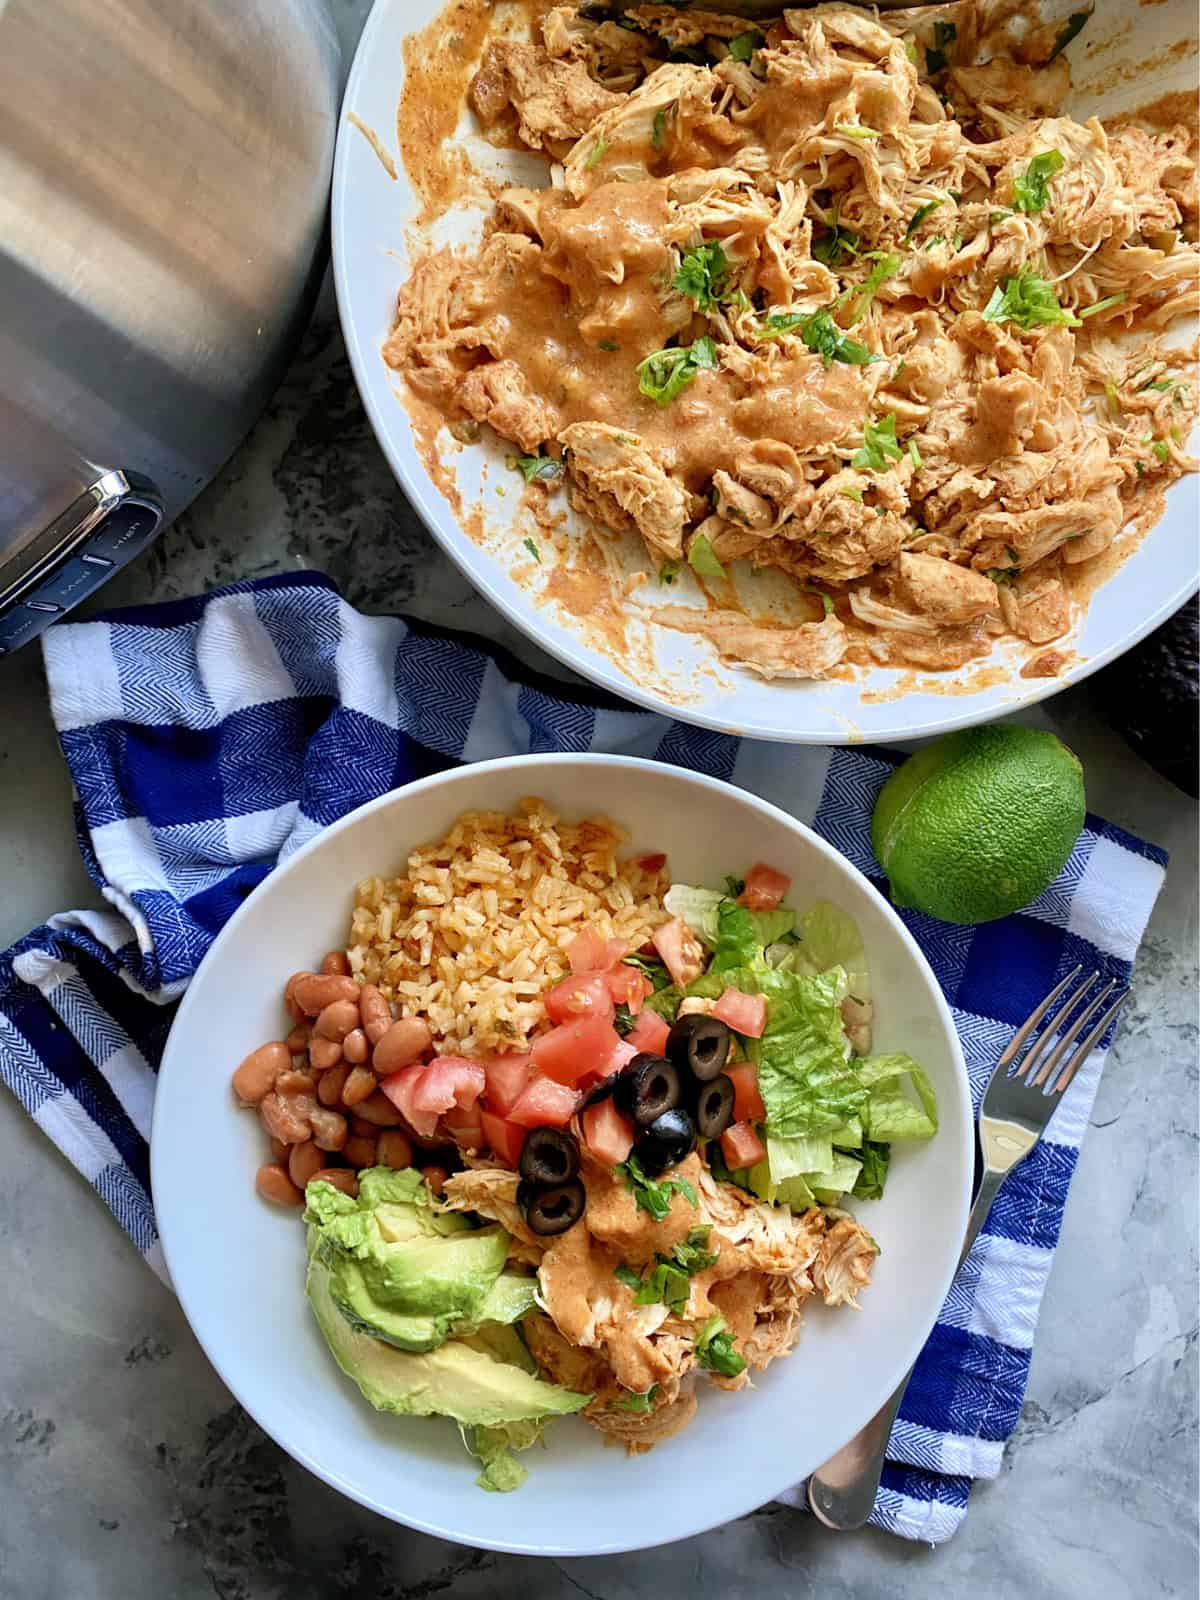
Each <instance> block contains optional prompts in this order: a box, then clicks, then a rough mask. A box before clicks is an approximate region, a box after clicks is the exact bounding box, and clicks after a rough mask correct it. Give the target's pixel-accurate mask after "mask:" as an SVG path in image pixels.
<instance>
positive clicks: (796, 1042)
mask: <svg viewBox="0 0 1200 1600" xmlns="http://www.w3.org/2000/svg"><path fill="white" fill-rule="evenodd" d="M729 982H730V983H732V984H733V986H734V987H735V988H738V989H742V990H744V991H745V992H746V993H747V994H764V995H766V997H767V1008H768V1009H767V1025H766V1029H765V1030H764V1032H763V1036H762V1038H761V1039H751V1040H748V1041H747V1046H746V1048H747V1053H748V1054H749V1056H750V1058H751V1059H752V1060H753V1061H755V1062H757V1064H758V1088H759V1093H760V1094H761V1095H762V1097H763V1104H764V1105H765V1106H766V1108H767V1129H768V1132H770V1133H772V1134H774V1135H775V1137H776V1138H781V1139H785V1138H792V1137H794V1136H795V1135H797V1134H820V1133H823V1134H829V1133H831V1132H832V1130H833V1129H834V1128H839V1127H841V1125H842V1124H843V1123H844V1122H846V1121H847V1120H848V1118H850V1117H852V1116H854V1115H855V1114H856V1113H857V1112H859V1110H860V1109H861V1107H862V1105H863V1102H864V1101H865V1100H866V1098H867V1088H866V1086H865V1085H864V1084H862V1083H861V1082H860V1081H859V1077H858V1072H857V1063H851V1061H850V1059H849V1057H850V1046H849V1042H848V1041H847V1039H846V1035H845V1031H844V1029H843V1027H842V1012H841V1005H842V1001H843V1000H844V999H845V997H846V994H847V990H848V981H847V978H846V974H845V972H844V971H843V969H842V968H841V967H833V968H832V969H831V970H830V971H829V972H821V973H816V974H805V973H798V972H787V971H782V970H779V969H774V970H772V969H771V968H769V967H766V966H761V967H755V968H748V969H747V968H744V969H742V970H741V971H740V972H738V973H737V975H736V978H735V977H734V976H733V975H732V974H730V975H729Z"/></svg>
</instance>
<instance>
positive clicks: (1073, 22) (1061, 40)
mask: <svg viewBox="0 0 1200 1600" xmlns="http://www.w3.org/2000/svg"><path fill="white" fill-rule="evenodd" d="M1095 9H1096V7H1095V5H1094V4H1093V5H1090V6H1089V7H1088V8H1087V10H1086V11H1072V13H1071V15H1070V16H1069V17H1068V18H1067V20H1066V23H1065V25H1064V26H1063V30H1062V32H1061V33H1060V34H1059V36H1058V38H1057V39H1056V40H1055V41H1054V49H1053V50H1051V52H1050V54H1049V56H1047V58H1046V65H1047V66H1049V65H1050V63H1051V61H1053V60H1054V58H1055V57H1056V56H1060V55H1062V53H1063V51H1064V50H1065V49H1066V48H1067V46H1068V45H1069V44H1070V42H1071V40H1072V39H1074V38H1076V37H1077V36H1078V35H1079V34H1081V33H1082V32H1083V30H1084V28H1086V27H1087V25H1088V23H1089V22H1090V21H1091V20H1092V12H1093V11H1095Z"/></svg>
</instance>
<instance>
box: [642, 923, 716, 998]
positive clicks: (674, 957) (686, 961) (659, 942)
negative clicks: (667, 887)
mask: <svg viewBox="0 0 1200 1600" xmlns="http://www.w3.org/2000/svg"><path fill="white" fill-rule="evenodd" d="M654 948H655V949H656V950H657V951H658V953H659V955H660V956H661V957H662V962H663V965H664V966H665V967H666V969H667V971H668V972H669V973H670V974H671V978H672V981H673V982H675V983H677V984H678V985H679V987H680V988H681V989H686V988H687V986H688V984H689V983H692V982H693V981H694V980H695V979H696V978H698V977H699V976H700V974H701V972H702V971H703V969H704V947H703V945H701V943H700V941H699V939H697V938H696V935H695V934H694V933H693V932H692V930H691V929H690V928H689V927H688V925H687V923H686V922H684V920H683V919H682V917H672V918H671V920H670V922H664V923H663V925H662V927H661V928H655V930H654Z"/></svg>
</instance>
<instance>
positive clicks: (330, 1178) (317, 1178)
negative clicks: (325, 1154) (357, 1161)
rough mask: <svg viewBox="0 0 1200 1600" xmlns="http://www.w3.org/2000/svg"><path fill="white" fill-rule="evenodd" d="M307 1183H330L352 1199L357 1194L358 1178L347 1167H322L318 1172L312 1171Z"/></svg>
mask: <svg viewBox="0 0 1200 1600" xmlns="http://www.w3.org/2000/svg"><path fill="white" fill-rule="evenodd" d="M308 1181H309V1183H331V1184H332V1185H333V1187H334V1188H335V1189H340V1190H341V1191H342V1193H343V1194H348V1195H349V1196H350V1198H351V1199H353V1198H354V1197H355V1196H356V1195H357V1194H358V1179H357V1178H356V1177H355V1175H354V1174H353V1172H351V1171H350V1169H349V1167H322V1168H321V1170H320V1172H314V1173H313V1175H312V1177H311V1178H310V1179H309V1180H308Z"/></svg>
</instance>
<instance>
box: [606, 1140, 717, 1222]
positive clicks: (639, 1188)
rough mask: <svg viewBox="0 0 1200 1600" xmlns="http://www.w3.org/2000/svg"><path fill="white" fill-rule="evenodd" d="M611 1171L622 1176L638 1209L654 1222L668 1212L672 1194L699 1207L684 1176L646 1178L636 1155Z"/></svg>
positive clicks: (661, 1218) (695, 1194)
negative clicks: (679, 1195) (657, 1178)
mask: <svg viewBox="0 0 1200 1600" xmlns="http://www.w3.org/2000/svg"><path fill="white" fill-rule="evenodd" d="M613 1172H614V1173H616V1175H617V1176H618V1177H621V1178H624V1180H625V1184H626V1187H627V1188H629V1189H631V1190H632V1191H633V1197H634V1200H635V1201H636V1202H637V1206H638V1209H639V1210H641V1211H645V1212H647V1213H648V1214H649V1215H650V1216H652V1217H653V1218H654V1220H655V1222H662V1221H663V1219H664V1218H665V1217H666V1216H667V1214H668V1213H669V1212H670V1209H671V1197H672V1195H676V1194H681V1195H682V1196H683V1198H684V1199H685V1200H687V1201H688V1202H689V1204H691V1205H693V1206H695V1207H697V1208H699V1205H700V1199H699V1196H698V1195H697V1193H696V1191H695V1189H694V1188H693V1187H692V1185H691V1184H690V1183H689V1182H688V1181H687V1179H686V1178H663V1179H661V1180H655V1179H654V1178H648V1177H647V1176H646V1174H645V1172H643V1170H642V1164H641V1162H640V1161H639V1160H638V1158H637V1157H636V1156H630V1157H629V1160H628V1161H622V1162H620V1163H619V1165H617V1166H615V1167H614V1168H613Z"/></svg>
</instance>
